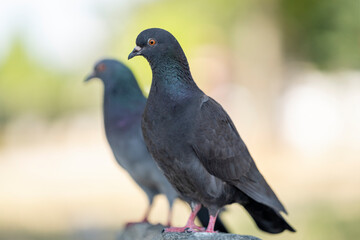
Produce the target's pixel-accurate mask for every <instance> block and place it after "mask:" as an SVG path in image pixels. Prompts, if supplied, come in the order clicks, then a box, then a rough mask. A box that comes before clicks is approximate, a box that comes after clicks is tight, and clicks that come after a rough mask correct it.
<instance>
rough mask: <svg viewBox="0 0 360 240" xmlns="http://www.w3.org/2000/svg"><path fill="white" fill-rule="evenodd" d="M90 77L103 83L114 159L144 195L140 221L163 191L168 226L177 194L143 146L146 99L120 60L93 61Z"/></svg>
mask: <svg viewBox="0 0 360 240" xmlns="http://www.w3.org/2000/svg"><path fill="white" fill-rule="evenodd" d="M93 78H100V79H101V80H102V82H103V83H104V105H103V110H104V111H103V114H104V125H105V133H106V137H107V140H108V142H109V144H110V147H111V149H112V151H113V153H114V156H115V159H116V161H117V162H118V163H119V165H120V166H121V167H122V168H124V169H125V170H126V171H127V172H128V173H129V175H130V176H131V177H132V178H133V179H134V181H135V182H136V183H137V184H138V185H139V186H140V187H141V189H142V190H143V191H144V192H145V193H146V195H147V198H148V201H149V207H148V209H147V210H146V213H145V216H144V218H143V220H142V221H141V222H148V217H149V213H150V210H151V206H152V203H153V199H154V197H155V196H156V195H158V194H164V195H165V196H166V198H167V200H168V202H169V206H170V210H169V215H168V220H167V225H168V226H171V212H172V211H171V210H172V206H173V202H174V200H175V199H176V198H177V197H178V194H177V193H176V191H175V190H174V188H173V187H172V186H171V184H170V183H169V182H168V180H167V179H166V178H165V176H164V175H163V174H162V172H161V171H160V169H159V168H158V166H157V165H156V162H155V161H154V160H153V158H152V157H151V155H150V154H149V152H148V151H147V149H146V145H145V142H144V139H143V136H142V131H141V118H142V113H143V111H144V108H145V104H146V98H145V97H144V95H143V93H142V91H141V90H140V87H139V85H138V83H137V81H136V79H135V77H134V75H133V74H132V72H131V70H130V69H129V68H128V67H126V66H125V65H124V64H123V63H121V62H119V61H117V60H115V59H103V60H100V61H98V62H97V63H96V64H95V67H94V70H93V73H91V74H90V75H89V76H88V77H87V78H86V79H85V80H86V81H89V80H90V79H93ZM205 211H206V212H207V210H206V209H205V208H203V209H202V210H201V212H203V214H202V216H200V217H199V220H200V222H201V223H202V224H207V223H208V216H207V215H206V213H205ZM131 224H132V223H130V225H131ZM128 225H129V224H128ZM215 228H216V229H217V230H219V231H222V232H228V231H227V229H226V227H225V226H224V224H223V223H222V221H221V220H219V221H217V223H216V227H215Z"/></svg>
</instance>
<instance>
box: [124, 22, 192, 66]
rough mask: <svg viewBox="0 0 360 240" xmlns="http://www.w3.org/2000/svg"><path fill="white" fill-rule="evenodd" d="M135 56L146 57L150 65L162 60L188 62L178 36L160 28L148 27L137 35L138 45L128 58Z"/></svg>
mask: <svg viewBox="0 0 360 240" xmlns="http://www.w3.org/2000/svg"><path fill="white" fill-rule="evenodd" d="M135 56H143V57H145V58H146V59H147V60H148V61H149V63H150V65H152V63H156V62H159V61H162V60H165V61H168V60H177V61H182V62H186V63H187V60H186V57H185V54H184V52H183V50H182V48H181V46H180V44H179V43H178V41H177V40H176V38H175V37H174V36H173V35H172V34H171V33H169V32H168V31H166V30H164V29H160V28H150V29H146V30H144V31H142V32H141V33H140V34H139V35H138V36H137V38H136V47H135V48H134V50H133V51H132V52H131V53H130V54H129V57H128V59H131V58H133V57H135Z"/></svg>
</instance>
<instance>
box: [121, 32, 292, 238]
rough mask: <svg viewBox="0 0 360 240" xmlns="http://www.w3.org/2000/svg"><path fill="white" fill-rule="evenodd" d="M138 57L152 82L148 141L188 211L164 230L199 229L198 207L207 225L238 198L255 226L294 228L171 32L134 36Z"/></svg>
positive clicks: (146, 120)
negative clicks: (179, 222)
mask: <svg viewBox="0 0 360 240" xmlns="http://www.w3.org/2000/svg"><path fill="white" fill-rule="evenodd" d="M135 56H143V57H144V58H145V59H146V60H147V61H148V62H149V64H150V67H151V70H152V83H151V89H150V93H149V96H148V100H147V103H146V106H145V110H144V113H143V118H142V131H143V136H144V140H145V143H146V145H147V148H148V150H149V152H150V153H151V155H152V156H153V158H154V159H155V161H156V162H157V164H158V166H159V167H160V168H161V169H162V171H163V173H164V175H165V176H166V178H167V179H168V180H169V182H170V183H171V184H172V185H173V186H174V188H175V189H176V190H177V192H178V193H179V194H180V195H181V197H182V199H184V200H185V201H186V202H188V203H189V205H190V207H191V209H192V213H191V214H190V217H189V219H188V221H187V223H186V225H185V227H177V228H176V227H170V228H165V229H164V231H166V232H184V231H186V230H191V231H201V230H199V229H198V226H196V225H195V224H194V219H195V216H196V214H197V212H198V211H199V209H200V206H205V207H206V208H207V209H208V210H209V214H210V216H209V223H208V226H207V228H206V230H205V231H206V232H214V223H215V220H216V218H217V215H218V213H219V210H220V209H222V207H223V206H225V205H228V204H232V203H238V204H240V205H242V206H243V207H244V208H245V209H246V210H247V212H248V213H249V214H250V216H251V217H252V218H253V219H254V221H255V223H256V224H257V226H258V227H259V228H260V229H261V230H263V231H265V232H268V233H281V232H283V231H284V230H286V229H287V230H289V231H292V232H294V231H295V230H294V229H293V228H292V227H291V226H290V225H289V224H288V223H287V222H286V220H285V219H284V218H283V217H282V215H281V213H280V212H284V213H287V212H286V210H285V208H284V206H283V205H282V204H281V202H280V201H279V199H278V198H277V197H276V195H275V193H274V192H273V191H272V189H271V188H270V186H269V185H268V184H267V182H266V181H265V179H264V177H263V176H262V175H261V173H260V172H259V170H258V168H257V167H256V165H255V162H254V160H253V159H252V157H251V155H250V153H249V151H248V149H247V147H246V145H245V143H244V142H243V140H242V139H241V137H240V135H239V133H238V131H237V130H236V128H235V125H234V123H233V122H232V120H231V118H230V117H229V115H228V114H227V113H226V112H225V110H224V109H223V108H222V106H221V105H220V104H219V103H217V102H216V101H215V100H214V99H212V98H211V97H209V96H207V95H206V94H205V93H204V92H203V91H202V90H201V89H200V88H199V87H198V86H197V85H196V83H195V82H194V80H193V78H192V76H191V73H190V68H189V64H188V61H187V58H186V56H185V53H184V52H183V50H182V48H181V46H180V44H179V42H178V41H177V40H176V38H175V37H174V36H173V35H172V34H171V33H169V32H168V31H166V30H163V29H160V28H150V29H147V30H144V31H142V32H141V33H140V34H139V35H138V36H137V38H136V47H135V48H134V49H133V51H132V52H131V53H130V54H129V56H128V59H131V58H133V57H135Z"/></svg>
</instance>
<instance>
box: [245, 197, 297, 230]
mask: <svg viewBox="0 0 360 240" xmlns="http://www.w3.org/2000/svg"><path fill="white" fill-rule="evenodd" d="M240 204H241V205H243V206H244V208H245V209H246V210H247V211H248V212H249V214H250V216H251V217H252V218H253V219H254V221H255V223H256V225H257V226H258V227H259V228H260V229H261V230H263V231H265V232H268V233H274V234H275V233H281V232H283V231H284V230H289V231H290V232H295V229H294V228H292V227H291V226H290V225H289V224H288V223H287V222H286V221H285V219H284V218H283V217H282V216H281V215H280V213H278V212H276V211H275V210H273V209H272V208H270V207H268V206H266V205H264V204H262V203H259V202H256V201H255V200H253V199H250V198H249V202H247V203H245V204H244V203H240Z"/></svg>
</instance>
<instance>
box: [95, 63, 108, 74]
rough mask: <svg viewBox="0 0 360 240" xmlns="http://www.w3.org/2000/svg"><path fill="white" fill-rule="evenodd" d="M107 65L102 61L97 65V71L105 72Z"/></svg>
mask: <svg viewBox="0 0 360 240" xmlns="http://www.w3.org/2000/svg"><path fill="white" fill-rule="evenodd" d="M105 69H106V67H105V64H103V63H100V64H99V65H98V66H97V67H96V71H97V72H103V71H105Z"/></svg>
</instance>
